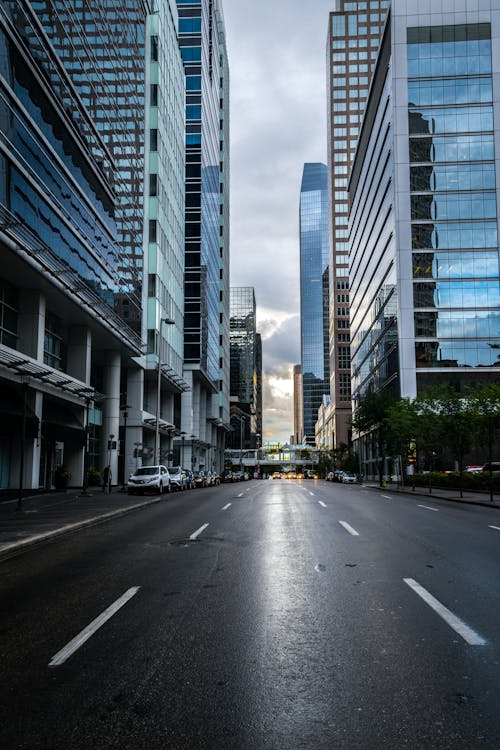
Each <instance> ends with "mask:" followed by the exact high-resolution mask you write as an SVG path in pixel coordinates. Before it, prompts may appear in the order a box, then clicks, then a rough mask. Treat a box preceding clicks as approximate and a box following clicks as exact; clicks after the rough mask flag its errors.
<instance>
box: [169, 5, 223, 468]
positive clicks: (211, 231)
mask: <svg viewBox="0 0 500 750" xmlns="http://www.w3.org/2000/svg"><path fill="white" fill-rule="evenodd" d="M177 7H178V12H179V42H180V47H181V54H182V59H183V63H184V70H185V74H186V211H185V274H184V292H185V307H184V374H183V377H184V379H185V380H186V381H187V383H188V385H189V391H187V392H185V393H184V394H183V396H182V416H181V422H182V431H183V432H185V433H186V434H185V437H184V456H185V458H184V461H185V463H186V464H187V465H190V466H193V467H196V468H198V467H200V468H212V466H215V467H216V468H219V469H221V468H222V466H223V456H224V443H225V435H226V432H227V430H229V426H230V425H229V68H228V61H227V51H226V43H225V30H224V19H223V14H222V4H221V2H220V0H197V1H196V0H191V1H190V2H189V1H188V2H185V1H182V2H181V0H177ZM177 442H178V443H179V440H178V441H177Z"/></svg>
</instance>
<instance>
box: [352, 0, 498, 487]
mask: <svg viewBox="0 0 500 750" xmlns="http://www.w3.org/2000/svg"><path fill="white" fill-rule="evenodd" d="M493 5H494V6H495V8H496V9H497V11H498V10H500V7H499V6H498V3H497V2H495V3H494V4H493ZM437 19H443V20H445V21H446V23H445V24H444V25H443V22H442V21H440V23H439V24H436V20H437ZM499 48H500V16H499V13H498V12H492V10H491V9H490V7H488V8H486V7H485V8H482V7H479V6H478V4H477V3H473V2H470V1H469V0H456V2H454V3H453V4H452V6H451V8H450V10H449V12H447V13H446V14H445V15H443V16H438V17H437V18H436V16H434V15H433V14H432V13H429V12H424V11H423V10H420V9H419V7H418V5H415V6H414V7H412V10H411V13H409V12H407V3H406V2H403V1H402V0H394V2H393V3H392V9H391V11H390V16H389V20H388V23H387V26H386V28H385V32H384V36H383V40H382V44H381V49H380V54H379V56H378V60H377V64H376V68H375V72H374V78H373V83H372V87H371V90H370V96H369V99H368V103H367V107H366V113H365V118H364V121H363V127H362V130H361V133H360V138H359V145H358V150H357V153H356V158H355V161H354V163H353V167H352V173H351V177H350V183H349V194H350V205H351V212H350V222H349V236H350V248H349V252H350V280H351V331H352V371H353V381H352V385H353V398H354V405H356V404H358V403H359V400H360V398H362V396H363V394H365V393H366V392H367V391H368V390H375V391H380V390H382V389H386V390H390V391H392V392H393V393H394V394H395V395H396V396H402V397H410V398H413V397H415V396H417V395H418V394H421V393H422V392H424V391H425V390H426V389H428V388H429V387H430V386H433V385H438V384H447V385H451V386H452V387H454V388H456V389H457V391H458V392H459V393H461V394H464V395H465V394H466V393H467V389H468V388H469V387H473V386H477V385H480V384H488V383H492V382H497V381H498V375H499V366H500V360H499V357H498V351H499V348H500V293H499V282H500V276H499V254H498V253H499V243H498V210H497V199H498V196H497V191H496V185H498V184H499V178H500V174H499V171H498V161H495V159H497V160H498V156H499V154H500V123H499V122H498V121H495V117H494V114H495V112H494V110H495V107H494V102H495V101H497V99H498V93H497V92H496V89H495V87H496V86H498V76H494V75H493V70H494V67H493V63H494V61H496V60H498V50H499ZM396 155H397V158H396ZM359 450H360V452H361V459H362V465H363V468H364V473H365V474H368V475H370V474H372V475H373V474H375V471H374V468H373V463H372V461H373V459H374V456H373V454H372V446H371V442H370V441H369V440H367V441H366V442H365V441H364V440H363V441H361V445H360V446H359Z"/></svg>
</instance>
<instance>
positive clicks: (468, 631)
mask: <svg viewBox="0 0 500 750" xmlns="http://www.w3.org/2000/svg"><path fill="white" fill-rule="evenodd" d="M403 581H404V582H405V583H406V584H407V585H408V586H409V587H410V588H411V589H413V591H414V592H415V593H416V594H418V595H419V596H420V597H421V598H422V599H423V600H424V602H425V603H426V604H428V605H429V607H431V608H432V609H433V610H434V611H435V612H436V613H437V614H438V615H439V616H440V617H442V618H443V620H444V621H445V622H447V623H448V625H449V626H450V628H453V630H454V631H455V632H456V633H458V635H460V636H461V637H462V638H463V639H464V641H466V642H467V643H468V644H469V645H470V646H484V645H485V644H486V641H485V640H484V638H481V636H480V635H478V634H477V633H476V632H475V631H474V630H472V628H469V626H468V625H466V624H465V622H462V620H460V618H458V617H457V616H456V615H454V614H453V612H450V610H449V609H448V608H447V607H445V606H444V604H441V602H440V601H438V600H437V599H436V598H435V597H434V596H432V594H430V593H429V592H428V591H427V589H424V587H423V586H421V585H420V584H419V583H417V581H414V580H413V578H403Z"/></svg>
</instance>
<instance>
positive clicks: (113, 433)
mask: <svg viewBox="0 0 500 750" xmlns="http://www.w3.org/2000/svg"><path fill="white" fill-rule="evenodd" d="M60 12H61V13H62V12H63V11H62V10H61V8H60V4H59V3H55V2H52V3H49V2H47V3H33V4H31V3H29V2H3V3H2V5H1V6H0V40H1V45H2V50H3V52H2V57H1V62H0V65H1V66H2V71H1V73H2V83H1V89H0V132H1V134H2V148H1V156H0V244H1V249H2V254H3V259H4V262H3V264H2V271H1V274H0V320H1V325H0V379H1V388H0V392H1V405H0V411H1V415H0V431H1V435H0V484H1V486H2V487H3V488H15V487H17V488H19V486H20V485H21V486H22V487H24V488H28V489H38V488H50V487H53V486H54V485H57V483H58V481H60V480H61V478H62V476H63V474H64V476H65V478H66V480H67V481H68V482H69V484H70V485H73V486H81V485H82V484H83V483H84V477H85V475H86V472H85V468H86V467H89V466H91V465H94V466H96V468H98V469H102V468H103V466H104V465H107V464H110V465H111V468H112V471H113V481H114V482H115V483H116V477H117V475H118V451H119V442H118V437H119V423H120V382H121V373H122V372H123V369H124V368H126V366H127V365H128V363H130V362H131V361H132V360H133V358H136V357H139V356H140V355H141V347H142V341H141V338H140V336H139V335H138V334H137V331H136V330H135V329H134V328H133V327H132V326H129V325H128V324H127V322H126V320H124V318H122V317H120V316H119V315H118V314H117V312H116V304H115V303H116V299H117V295H118V296H119V298H120V299H121V302H122V306H123V308H125V307H127V305H128V307H129V309H130V310H131V311H139V312H137V314H140V301H139V300H138V298H137V294H136V289H135V287H134V284H133V283H132V284H130V283H129V282H130V279H127V278H126V276H125V274H124V264H123V262H122V261H123V253H122V247H121V244H120V242H119V238H120V231H119V227H118V219H119V215H118V214H119V211H118V209H117V206H118V205H119V197H118V196H119V187H120V183H119V177H118V176H117V171H116V169H115V165H114V159H113V154H112V153H111V152H110V148H109V142H108V141H107V140H106V138H105V137H104V134H103V132H102V131H101V129H100V128H99V126H98V124H97V122H96V121H95V120H94V119H93V117H92V114H91V112H90V111H89V109H88V108H87V106H86V103H85V101H84V100H83V98H82V96H81V90H80V89H79V87H78V86H77V85H76V81H77V78H78V76H80V79H81V80H82V79H83V77H84V78H85V79H86V80H88V81H89V82H90V81H92V80H94V79H97V78H99V76H100V75H101V61H100V60H99V59H97V58H95V57H93V56H92V55H88V56H87V57H86V58H85V65H84V67H81V60H80V63H79V65H80V67H79V68H78V65H77V64H76V63H75V66H74V67H73V69H71V66H70V65H69V60H70V58H69V57H68V56H60V55H59V52H60V50H61V48H62V47H64V46H67V45H64V44H63V38H64V34H65V33H68V34H70V33H71V28H68V27H66V21H67V19H66V17H65V16H63V20H61V19H60V17H59V15H58V14H59V13H60ZM74 20H75V21H78V18H76V19H74ZM49 31H50V32H51V35H49ZM56 32H57V33H56ZM58 35H59V36H58ZM80 35H81V36H82V40H83V41H82V43H83V42H84V41H85V40H84V39H83V34H82V30H81V29H80ZM82 85H83V84H82ZM89 86H90V83H89ZM108 94H109V101H108V104H109V110H110V111H113V112H114V110H113V107H114V104H115V102H116V98H115V97H116V95H117V94H116V90H115V89H114V88H113V86H112V84H110V85H109V91H108ZM141 181H142V176H141ZM125 303H127V305H126V304H125ZM135 319H136V312H134V313H133V314H132V315H131V320H132V321H133V320H135ZM63 467H64V471H63Z"/></svg>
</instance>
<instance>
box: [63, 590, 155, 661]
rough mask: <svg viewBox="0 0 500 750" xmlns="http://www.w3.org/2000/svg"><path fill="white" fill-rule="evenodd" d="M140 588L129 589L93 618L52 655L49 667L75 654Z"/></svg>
mask: <svg viewBox="0 0 500 750" xmlns="http://www.w3.org/2000/svg"><path fill="white" fill-rule="evenodd" d="M139 589H140V586H134V587H133V588H131V589H129V590H128V591H126V592H125V593H124V594H123V596H121V597H120V598H119V599H117V600H116V602H114V603H113V604H112V605H111V606H110V607H108V608H107V609H105V610H104V612H101V614H100V615H99V617H96V618H95V620H92V622H91V623H90V625H87V627H86V628H84V629H83V630H82V631H81V632H80V633H78V635H77V636H75V637H74V638H73V639H72V640H71V641H70V642H69V643H68V644H66V646H64V648H62V649H61V650H60V651H58V652H57V654H56V655H55V656H53V657H52V659H51V660H50V662H49V667H59V666H60V665H61V664H64V662H65V661H66V660H67V659H69V657H70V656H71V655H72V654H74V653H75V651H77V650H78V649H79V648H80V646H83V644H84V643H85V642H86V641H88V639H89V638H91V637H92V636H93V635H94V633H95V632H96V631H97V630H99V628H100V627H102V626H103V625H104V623H105V622H107V621H108V620H109V619H110V618H111V617H113V615H114V614H116V613H117V612H118V610H119V609H121V608H122V607H123V605H124V604H126V603H127V602H128V601H129V600H130V599H132V597H133V596H135V595H136V594H137V592H138V591H139Z"/></svg>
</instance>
